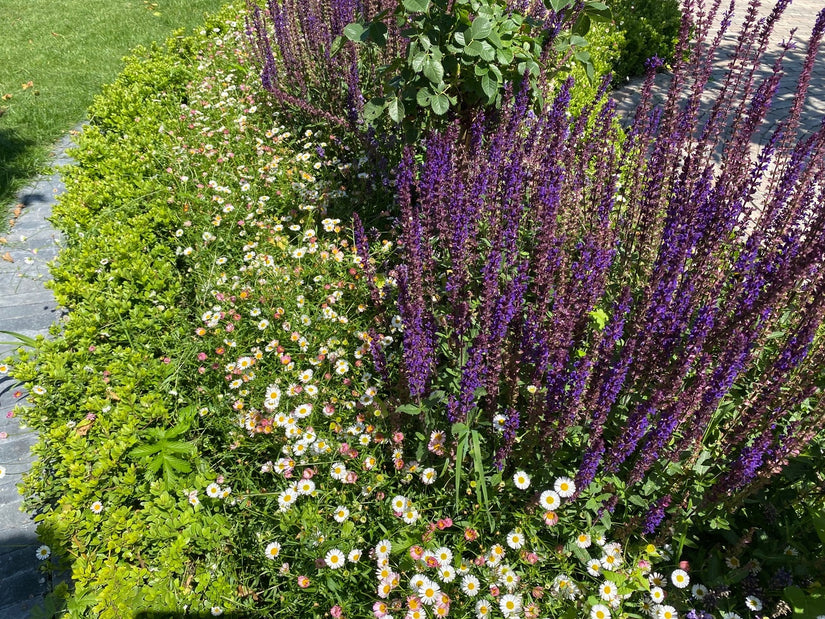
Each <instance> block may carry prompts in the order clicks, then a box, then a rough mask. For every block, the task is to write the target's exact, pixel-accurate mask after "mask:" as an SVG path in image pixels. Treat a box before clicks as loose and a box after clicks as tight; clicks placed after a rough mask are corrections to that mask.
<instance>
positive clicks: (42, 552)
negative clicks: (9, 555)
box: [34, 544, 52, 561]
mask: <svg viewBox="0 0 825 619" xmlns="http://www.w3.org/2000/svg"><path fill="white" fill-rule="evenodd" d="M34 554H35V556H37V558H38V559H39V560H40V561H45V560H46V559H48V558H49V557H51V556H52V549H51V548H49V547H48V546H46V545H45V544H44V545H43V546H40V547H39V548H38V549H37V550H35V551H34Z"/></svg>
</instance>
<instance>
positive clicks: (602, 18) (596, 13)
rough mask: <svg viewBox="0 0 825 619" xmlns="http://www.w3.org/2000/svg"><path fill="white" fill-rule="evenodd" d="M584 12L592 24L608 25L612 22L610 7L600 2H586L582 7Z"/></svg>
mask: <svg viewBox="0 0 825 619" xmlns="http://www.w3.org/2000/svg"><path fill="white" fill-rule="evenodd" d="M584 12H585V13H586V14H587V15H588V16H589V17H590V19H591V20H593V21H594V22H600V23H609V22H611V21H613V13H612V12H611V11H610V7H608V6H607V5H606V4H603V3H601V2H588V3H587V4H585V5H584Z"/></svg>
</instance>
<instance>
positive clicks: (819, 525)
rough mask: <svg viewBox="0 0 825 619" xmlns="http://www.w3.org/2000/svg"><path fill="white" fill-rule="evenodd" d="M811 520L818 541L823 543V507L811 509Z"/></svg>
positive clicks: (824, 514)
mask: <svg viewBox="0 0 825 619" xmlns="http://www.w3.org/2000/svg"><path fill="white" fill-rule="evenodd" d="M811 521H812V522H813V524H814V529H816V534H817V536H818V537H819V539H820V541H821V542H822V543H823V544H825V509H823V508H822V507H820V508H819V509H818V510H816V511H813V510H811Z"/></svg>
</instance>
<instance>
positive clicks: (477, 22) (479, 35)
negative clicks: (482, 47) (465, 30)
mask: <svg viewBox="0 0 825 619" xmlns="http://www.w3.org/2000/svg"><path fill="white" fill-rule="evenodd" d="M492 30H493V24H492V23H491V22H490V20H489V19H487V18H486V17H484V16H482V15H479V16H478V17H476V18H475V19H474V20H473V24H472V26H470V31H471V32H472V35H473V38H474V39H486V38H487V36H488V35H489V34H490V32H492Z"/></svg>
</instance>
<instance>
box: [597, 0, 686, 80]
mask: <svg viewBox="0 0 825 619" xmlns="http://www.w3.org/2000/svg"><path fill="white" fill-rule="evenodd" d="M609 4H610V9H611V11H613V20H614V22H615V24H616V26H617V28H618V29H619V31H620V32H621V33H622V35H623V39H624V41H623V43H622V46H621V56H620V58H619V60H618V62H616V63H615V65H614V67H613V83H614V84H616V85H621V84H623V83H624V82H625V81H626V80H627V79H628V78H630V77H633V76H636V75H642V74H643V73H644V71H645V61H646V60H647V59H648V58H651V57H653V56H658V57H659V58H661V59H662V60H664V61H665V62H669V61H670V60H672V59H673V53H674V50H675V48H676V41H677V40H678V38H679V26H680V23H681V18H682V14H681V11H680V9H679V2H678V0H612V1H611V2H610V3H609Z"/></svg>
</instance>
